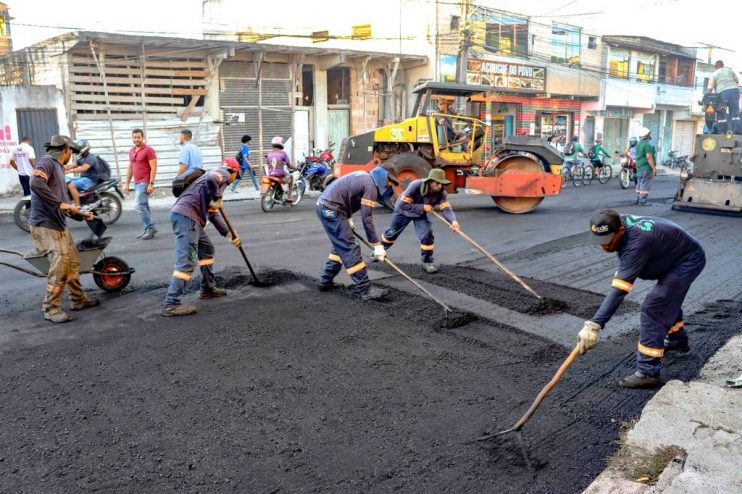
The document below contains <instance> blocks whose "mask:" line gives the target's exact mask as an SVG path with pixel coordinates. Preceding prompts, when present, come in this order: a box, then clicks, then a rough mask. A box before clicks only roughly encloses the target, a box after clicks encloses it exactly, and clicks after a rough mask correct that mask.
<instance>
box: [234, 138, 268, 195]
mask: <svg viewBox="0 0 742 494" xmlns="http://www.w3.org/2000/svg"><path fill="white" fill-rule="evenodd" d="M250 141H252V137H250V136H249V135H248V134H245V135H243V136H242V146H241V147H240V151H239V152H238V153H237V156H236V157H235V159H236V160H237V162H238V163H239V164H240V167H241V170H242V176H243V177H244V176H245V172H247V173H248V174H249V175H250V179H252V184H253V186H254V187H255V190H260V186H258V180H257V179H256V178H255V172H254V171H253V169H252V165H250V146H249V144H250ZM239 183H240V179H239V178H238V179H237V180H235V181H234V183H233V184H232V186H231V187H230V188H229V190H231V191H232V192H237V185H238V184H239Z"/></svg>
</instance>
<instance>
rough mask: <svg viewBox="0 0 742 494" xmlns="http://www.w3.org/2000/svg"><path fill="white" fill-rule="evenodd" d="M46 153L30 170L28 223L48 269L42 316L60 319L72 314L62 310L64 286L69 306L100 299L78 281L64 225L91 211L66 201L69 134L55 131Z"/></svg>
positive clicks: (74, 255)
mask: <svg viewBox="0 0 742 494" xmlns="http://www.w3.org/2000/svg"><path fill="white" fill-rule="evenodd" d="M44 148H45V149H46V154H45V155H44V156H42V157H41V158H40V159H38V160H36V163H35V164H34V167H33V170H32V171H31V180H30V187H31V211H30V213H29V217H28V223H29V225H30V227H31V238H32V239H33V242H34V245H35V246H36V250H38V251H39V252H46V257H47V259H48V260H49V272H48V273H47V275H46V297H45V298H44V303H43V304H42V306H41V310H42V311H43V313H44V319H46V320H47V321H51V322H55V323H62V322H67V321H70V320H71V318H70V316H68V315H67V314H66V313H65V312H64V311H62V293H63V292H64V289H65V287H66V288H67V290H68V294H69V297H70V301H71V309H72V310H82V309H86V308H88V307H94V306H96V305H98V304H99V303H100V302H99V301H98V299H95V298H93V297H89V296H88V295H87V294H86V293H85V290H83V288H82V285H81V284H80V258H79V256H78V253H77V249H76V248H75V244H74V242H73V240H72V235H71V234H70V231H69V229H67V220H66V217H68V216H70V217H76V219H77V218H78V217H79V218H80V219H85V220H92V219H93V213H92V212H89V211H88V212H87V213H84V214H80V213H79V211H78V209H77V206H75V205H74V204H72V203H70V202H69V198H68V196H67V184H66V182H65V180H64V165H65V164H66V163H67V162H68V161H69V160H70V158H71V157H72V152H73V151H78V149H77V147H76V146H75V144H74V143H73V142H72V141H71V140H70V138H69V137H67V136H63V135H55V136H53V137H52V138H51V142H48V143H46V144H44Z"/></svg>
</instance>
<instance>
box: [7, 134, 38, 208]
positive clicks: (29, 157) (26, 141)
mask: <svg viewBox="0 0 742 494" xmlns="http://www.w3.org/2000/svg"><path fill="white" fill-rule="evenodd" d="M35 163H36V152H35V151H34V149H33V147H31V138H30V137H23V138H22V139H21V142H20V144H18V146H16V147H15V149H13V152H12V153H10V166H12V167H13V168H14V169H15V171H17V172H18V181H19V182H20V183H21V189H23V195H24V196H28V195H31V187H30V185H29V182H30V180H31V172H32V171H33V167H34V164H35ZM27 207H28V206H27Z"/></svg>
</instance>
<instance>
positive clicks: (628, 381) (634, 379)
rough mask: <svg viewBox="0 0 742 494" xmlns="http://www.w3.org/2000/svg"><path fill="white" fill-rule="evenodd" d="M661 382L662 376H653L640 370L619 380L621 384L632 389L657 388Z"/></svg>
mask: <svg viewBox="0 0 742 494" xmlns="http://www.w3.org/2000/svg"><path fill="white" fill-rule="evenodd" d="M660 384H662V381H660V376H655V377H651V376H648V375H646V374H644V373H643V372H639V371H636V372H634V373H633V374H631V375H630V376H626V377H624V378H623V379H621V380H620V381H618V385H619V386H621V387H623V388H632V389H644V388H655V387H657V386H659V385H660Z"/></svg>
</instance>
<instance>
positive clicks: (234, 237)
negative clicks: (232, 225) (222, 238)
mask: <svg viewBox="0 0 742 494" xmlns="http://www.w3.org/2000/svg"><path fill="white" fill-rule="evenodd" d="M227 240H229V243H230V244H232V245H234V246H235V247H239V246H240V245H242V240H240V237H238V236H237V235H232V232H229V233H227Z"/></svg>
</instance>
